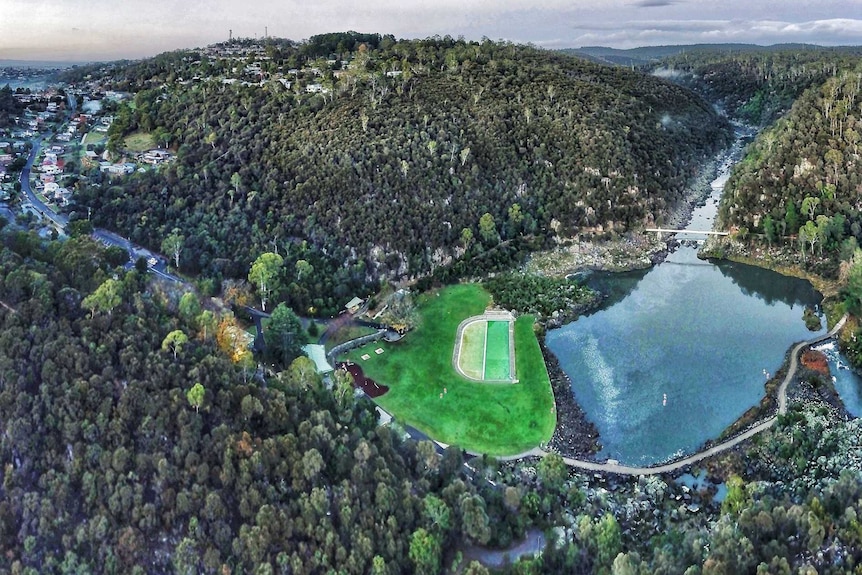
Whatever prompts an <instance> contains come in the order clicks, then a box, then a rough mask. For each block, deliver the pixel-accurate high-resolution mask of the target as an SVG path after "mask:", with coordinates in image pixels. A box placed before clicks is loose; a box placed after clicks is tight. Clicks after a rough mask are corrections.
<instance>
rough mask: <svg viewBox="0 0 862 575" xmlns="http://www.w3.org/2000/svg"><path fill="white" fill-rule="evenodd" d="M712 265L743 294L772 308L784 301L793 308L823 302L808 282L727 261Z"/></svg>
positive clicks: (716, 262)
mask: <svg viewBox="0 0 862 575" xmlns="http://www.w3.org/2000/svg"><path fill="white" fill-rule="evenodd" d="M712 263H713V264H714V265H715V266H716V267H717V268H718V270H719V271H720V272H721V273H722V274H723V275H724V276H725V277H727V278H729V279H730V280H731V281H732V282H733V283H734V284H736V285H737V286H739V289H741V290H742V293H743V294H745V295H747V296H753V297H756V298H759V299H760V300H762V301H763V302H765V303H766V304H768V305H772V304H773V303H775V302H783V303H785V304H787V305H789V306H790V307H794V306H799V305H801V306H808V305H812V304H815V303H817V302H819V301H820V300H821V295H820V293H819V292H818V291H817V290H815V289H814V286H812V285H811V282H809V281H808V280H804V279H800V278H792V277H787V276H783V275H781V274H779V273H777V272H774V271H771V270H767V269H763V268H757V267H752V266H749V265H745V264H740V263H736V262H729V261H725V260H721V261H715V262H712Z"/></svg>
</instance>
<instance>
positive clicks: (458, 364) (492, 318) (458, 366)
mask: <svg viewBox="0 0 862 575" xmlns="http://www.w3.org/2000/svg"><path fill="white" fill-rule="evenodd" d="M515 320H516V318H515V316H514V315H512V314H511V313H510V312H508V311H505V310H496V309H490V310H485V313H483V314H480V315H474V316H470V317H468V318H467V319H465V320H463V321H462V322H461V323H459V324H458V329H457V330H456V331H455V343H454V345H453V346H452V368H453V369H454V370H455V372H456V373H457V374H458V375H460V376H461V377H464V378H466V379H468V380H470V381H475V382H478V383H489V384H493V383H518V377H517V371H516V369H517V363H516V361H515ZM479 322H484V324H485V342H484V344H483V346H482V351H483V354H484V358H485V359H484V360H483V367H482V376H481V377H474V376H472V375H470V374H469V373H467V371H466V370H465V369H464V367H463V362H462V356H463V351H464V348H465V346H464V334H465V332H466V331H467V329H468V328H469V327H470V326H472V325H474V324H476V323H479ZM493 322H499V323H506V324H507V326H508V328H507V329H508V340H507V345H508V360H509V370H508V371H509V377H508V378H503V379H489V378H487V377H486V373H487V365H486V363H485V362H487V357H488V332H489V330H490V329H491V323H493Z"/></svg>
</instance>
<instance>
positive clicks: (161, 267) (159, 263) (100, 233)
mask: <svg viewBox="0 0 862 575" xmlns="http://www.w3.org/2000/svg"><path fill="white" fill-rule="evenodd" d="M47 137H48V134H42V135H41V136H40V137H39V138H38V139H34V140H33V147H32V149H31V150H30V156H29V157H28V158H27V164H26V165H25V166H24V168H23V169H22V170H21V177H20V180H19V181H20V182H21V191H23V192H24V194H25V195H26V196H27V202H26V203H22V209H23V210H25V211H27V210H28V207H32V210H34V211H35V212H36V213H37V214H38V215H40V216H42V217H44V218H46V219H47V220H49V221H50V222H51V225H53V226H54V228H55V229H56V230H57V231H58V232H59V233H60V234H64V233H65V231H66V226H67V225H68V224H69V218H68V217H67V216H65V215H63V214H58V213H55V212H54V211H52V210H51V208H49V207H48V206H47V205H46V204H45V202H43V201H42V200H40V199H39V198H38V197H37V196H36V194H35V193H34V192H33V189H32V188H31V187H30V173H31V171H32V168H33V163H34V162H35V161H36V156H38V154H39V150H41V149H42V144H43V143H44V140H45V138H47ZM92 236H93V238H94V239H95V240H97V241H100V242H102V243H103V244H105V245H106V246H116V247H119V248H122V249H124V250H126V251H127V252H129V265H128V267H131V266H132V265H133V263H134V261H135V260H137V259H138V258H139V257H143V258H145V259H146V260H147V262H148V264H149V265H148V270H149V271H150V272H151V273H152V274H154V275H157V276H159V277H161V278H163V279H166V280H169V281H172V282H177V283H182V280H181V279H180V278H178V277H176V276H174V275H172V274H170V273H168V270H167V259H166V258H165V257H164V256H162V255H160V254H157V253H155V252H151V251H150V250H147V249H146V248H144V247H142V246H138V245H135V244H133V243H132V242H131V241H129V240H128V239H126V238H124V237H122V236H120V235H118V234H115V233H114V232H111V231H108V230H103V229H94V230H93V233H92Z"/></svg>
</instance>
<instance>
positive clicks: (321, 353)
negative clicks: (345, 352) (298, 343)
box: [302, 343, 335, 375]
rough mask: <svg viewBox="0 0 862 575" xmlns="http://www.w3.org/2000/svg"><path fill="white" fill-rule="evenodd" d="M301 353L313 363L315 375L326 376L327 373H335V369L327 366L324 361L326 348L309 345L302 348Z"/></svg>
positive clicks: (327, 363) (326, 362)
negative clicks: (315, 370)
mask: <svg viewBox="0 0 862 575" xmlns="http://www.w3.org/2000/svg"><path fill="white" fill-rule="evenodd" d="M302 351H303V352H304V353H305V355H307V356H308V358H309V359H310V360H311V361H313V362H314V365H315V366H316V367H317V373H319V374H321V375H326V374H327V373H331V372H333V371H335V368H333V367H332V366H331V365H329V362H328V361H326V348H325V347H323V346H322V345H317V344H314V343H310V344H308V345H305V346H303V347H302Z"/></svg>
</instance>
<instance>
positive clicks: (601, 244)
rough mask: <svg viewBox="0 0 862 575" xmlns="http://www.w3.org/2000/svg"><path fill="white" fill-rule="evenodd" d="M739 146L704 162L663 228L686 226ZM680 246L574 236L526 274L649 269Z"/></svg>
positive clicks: (636, 234)
mask: <svg viewBox="0 0 862 575" xmlns="http://www.w3.org/2000/svg"><path fill="white" fill-rule="evenodd" d="M738 153H739V150H738V147H737V146H733V147H731V148H728V149H727V150H725V151H724V152H723V153H721V154H719V155H718V156H717V157H716V158H714V159H712V160H710V161H708V162H705V163H704V165H703V167H702V169H701V170H700V172H699V173H698V175H697V176H696V177H695V178H693V179H692V181H691V182H690V183H689V185H688V187H687V188H686V190H685V192H684V193H683V196H682V198H681V199H680V201H679V202H677V204H676V205H675V206H673V207H672V208H671V209H670V210H668V212H667V213H665V214H664V215H663V218H662V220H660V223H661V226H662V227H667V228H672V229H679V228H683V227H685V226H686V224H687V223H688V222H689V220H690V219H691V214H692V212H693V211H694V209H695V208H697V207H699V206H702V205H704V202H705V201H706V200H707V198H708V197H709V196H710V194H711V193H712V186H711V184H712V182H713V181H714V180H715V179H716V177H717V176H718V174H719V171H720V170H721V169H727V166H728V165H729V163H730V161H731V159H732V158H733V157H734V155H735V154H738ZM676 245H677V243H676V240H674V239H672V238H671V239H668V238H664V239H659V238H658V237H657V235H656V234H648V233H644V232H640V231H632V232H627V233H625V234H622V235H619V236H615V237H613V238H611V239H596V238H595V237H594V236H592V235H589V236H586V235H585V236H580V235H579V236H575V237H573V238H568V239H565V240H562V241H561V242H560V245H559V246H558V247H556V248H554V249H552V250H548V251H543V252H536V253H534V254H533V255H532V256H530V259H529V260H528V261H527V263H526V265H525V270H526V271H527V272H531V273H538V274H542V275H547V276H551V277H563V276H566V275H569V274H574V273H577V272H580V271H584V270H593V271H608V272H624V271H631V270H639V269H647V268H650V267H652V266H654V265H656V264H658V263H661V262H662V261H664V259H665V258H666V257H667V255H668V254H669V253H670V252H671V251H673V249H674V248H675V247H676Z"/></svg>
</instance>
